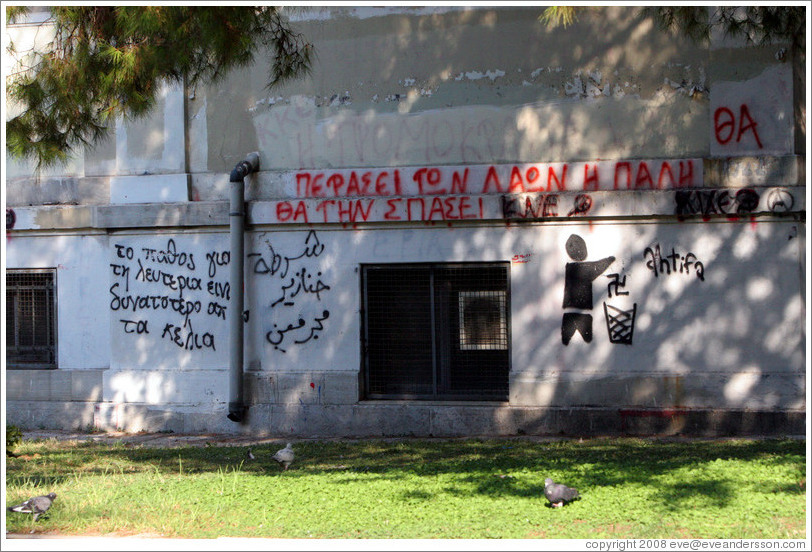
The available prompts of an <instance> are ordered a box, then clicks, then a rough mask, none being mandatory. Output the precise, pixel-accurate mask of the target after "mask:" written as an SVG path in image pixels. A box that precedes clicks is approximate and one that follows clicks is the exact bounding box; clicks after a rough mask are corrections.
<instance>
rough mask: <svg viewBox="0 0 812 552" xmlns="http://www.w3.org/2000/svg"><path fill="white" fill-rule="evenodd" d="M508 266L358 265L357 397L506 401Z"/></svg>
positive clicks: (502, 264) (469, 264) (447, 264)
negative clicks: (361, 389)
mask: <svg viewBox="0 0 812 552" xmlns="http://www.w3.org/2000/svg"><path fill="white" fill-rule="evenodd" d="M508 267H509V265H508V263H445V264H431V265H405V264H404V265H399V264H393V265H365V266H363V267H362V279H363V281H362V285H363V291H364V299H363V300H364V308H363V320H362V323H363V340H364V341H363V349H364V384H365V393H364V395H365V397H366V398H370V399H385V398H413V399H448V400H507V396H508V372H509V369H510V368H509V366H510V352H509V346H508V345H509V342H510V339H509V320H508V304H509V302H508Z"/></svg>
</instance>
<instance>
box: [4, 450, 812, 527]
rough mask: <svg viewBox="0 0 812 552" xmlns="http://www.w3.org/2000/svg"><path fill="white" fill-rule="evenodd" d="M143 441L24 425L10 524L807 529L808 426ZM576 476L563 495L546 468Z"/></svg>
mask: <svg viewBox="0 0 812 552" xmlns="http://www.w3.org/2000/svg"><path fill="white" fill-rule="evenodd" d="M281 445H283V443H279V444H273V445H263V446H261V447H252V451H253V452H254V454H255V455H256V457H257V459H256V460H254V461H249V460H247V459H246V451H247V447H226V446H222V447H221V446H206V447H188V448H147V447H140V446H131V445H127V444H124V443H121V442H119V443H116V444H115V445H112V446H111V445H101V444H94V443H87V442H77V441H56V440H52V439H51V440H40V441H23V442H22V443H21V444H20V445H19V446H17V447H16V449H15V452H17V453H19V454H20V457H19V458H9V459H8V461H7V469H6V500H7V504H6V506H8V505H12V504H16V503H17V502H19V501H21V500H24V499H26V498H29V497H31V496H34V495H38V494H46V493H48V492H55V493H57V495H58V497H57V499H56V501H55V503H54V506H53V507H52V508H51V511H50V515H49V516H48V517H47V518H40V519H39V520H38V521H37V522H36V523H33V522H32V521H31V516H30V515H22V514H17V513H11V512H8V516H7V527H6V529H7V531H11V532H22V533H28V532H29V531H31V530H32V529H34V530H35V531H37V532H43V533H55V534H60V535H77V534H78V535H89V534H92V535H100V534H101V535H109V534H115V535H117V536H125V535H135V534H151V535H160V536H163V537H180V538H209V537H254V538H263V537H273V538H405V539H416V538H447V539H457V538H475V539H478V538H513V539H526V538H647V537H651V538H654V537H656V538H702V537H705V538H805V537H806V529H805V527H806V521H805V513H806V452H805V447H806V442H805V441H797V440H723V441H693V442H688V441H679V442H666V441H656V440H644V439H611V440H609V439H590V440H585V441H583V442H579V441H547V442H545V441H537V440H532V439H522V438H517V439H493V440H481V439H466V440H402V441H324V442H322V441H307V442H301V443H294V449H295V450H296V454H297V459H296V461H295V462H294V464H293V466H291V468H290V470H288V471H287V472H282V471H281V470H280V468H279V467H278V466H277V465H276V463H275V462H273V461H272V460H271V459H270V457H271V455H272V454H273V452H275V451H276V450H277V449H278V448H280V446H281ZM546 477H552V478H553V479H555V480H556V481H560V482H563V483H566V484H568V485H571V486H574V487H577V488H578V489H579V490H580V492H581V495H582V498H581V499H580V500H578V501H576V502H573V503H572V504H570V505H568V506H565V507H563V508H550V507H548V506H547V504H546V500H545V499H544V495H543V489H544V479H545V478H546Z"/></svg>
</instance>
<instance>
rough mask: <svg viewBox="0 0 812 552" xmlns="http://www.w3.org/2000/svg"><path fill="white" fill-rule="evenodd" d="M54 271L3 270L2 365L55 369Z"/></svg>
mask: <svg viewBox="0 0 812 552" xmlns="http://www.w3.org/2000/svg"><path fill="white" fill-rule="evenodd" d="M55 286H56V281H55V271H54V270H52V269H43V270H8V271H6V364H7V365H8V366H9V367H11V368H56V293H55V289H56V287H55Z"/></svg>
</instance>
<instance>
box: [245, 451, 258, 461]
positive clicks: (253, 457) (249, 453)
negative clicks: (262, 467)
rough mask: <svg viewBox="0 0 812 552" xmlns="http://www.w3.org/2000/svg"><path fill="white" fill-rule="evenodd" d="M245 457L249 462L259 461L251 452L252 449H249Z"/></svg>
mask: <svg viewBox="0 0 812 552" xmlns="http://www.w3.org/2000/svg"><path fill="white" fill-rule="evenodd" d="M245 457H246V458H248V459H249V460H256V459H257V457H256V456H254V453H253V452H251V449H248V453H247V454H246V455H245Z"/></svg>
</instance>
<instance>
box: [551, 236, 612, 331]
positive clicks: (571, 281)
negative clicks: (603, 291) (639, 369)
mask: <svg viewBox="0 0 812 552" xmlns="http://www.w3.org/2000/svg"><path fill="white" fill-rule="evenodd" d="M566 247H567V255H569V256H570V258H571V259H572V260H573V261H575V262H571V263H567V266H566V269H565V272H564V308H565V309H578V311H584V310H592V306H593V302H592V282H593V281H594V280H595V278H597V277H598V276H600V275H601V274H603V271H604V270H606V269H607V268H609V265H611V264H612V263H613V262H614V261H615V258H614V257H606V258H604V259H601V260H599V261H589V262H587V261H584V259H586V257H587V250H586V242H584V239H583V238H582V237H581V236H579V235H577V234H572V235H571V236H570V237H569V238H568V239H567V246H566ZM578 311H575V312H572V311H570V312H565V313H564V318H563V319H562V320H561V342H562V343H563V344H564V345H568V344H569V342H570V339H572V336H573V335H575V332H579V333H580V334H581V336H582V337H583V338H584V341H586V342H587V343H590V342H591V341H592V315H591V314H587V313H584V312H578Z"/></svg>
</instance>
